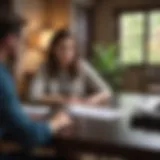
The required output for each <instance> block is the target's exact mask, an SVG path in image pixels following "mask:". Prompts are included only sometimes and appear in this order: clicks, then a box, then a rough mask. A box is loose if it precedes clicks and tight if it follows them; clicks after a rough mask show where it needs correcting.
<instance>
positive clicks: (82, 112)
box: [69, 105, 123, 120]
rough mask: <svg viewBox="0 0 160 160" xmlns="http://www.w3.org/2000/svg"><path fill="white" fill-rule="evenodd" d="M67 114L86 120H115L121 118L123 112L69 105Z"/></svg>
mask: <svg viewBox="0 0 160 160" xmlns="http://www.w3.org/2000/svg"><path fill="white" fill-rule="evenodd" d="M69 112H70V113H71V114H72V115H75V116H81V117H86V118H94V119H101V120H117V119H119V118H121V117H122V116H123V112H122V110H120V109H116V108H109V107H108V108H104V107H103V108H102V107H97V108H95V107H91V106H84V105H82V106H81V105H71V106H70V107H69Z"/></svg>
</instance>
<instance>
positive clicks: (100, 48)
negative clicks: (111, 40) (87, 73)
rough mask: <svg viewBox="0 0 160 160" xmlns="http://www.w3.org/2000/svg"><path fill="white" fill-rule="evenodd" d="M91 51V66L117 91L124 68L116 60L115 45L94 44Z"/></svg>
mask: <svg viewBox="0 0 160 160" xmlns="http://www.w3.org/2000/svg"><path fill="white" fill-rule="evenodd" d="M93 51H94V54H93V57H92V63H93V66H94V67H95V69H97V71H98V72H99V73H100V75H101V76H102V77H103V78H104V79H105V80H106V81H107V82H108V83H109V84H110V85H111V87H112V88H113V90H114V91H116V92H117V91H119V90H120V88H121V84H122V75H123V73H124V68H123V66H122V65H121V64H120V62H119V61H118V57H117V55H116V46H115V45H103V44H96V45H94V46H93Z"/></svg>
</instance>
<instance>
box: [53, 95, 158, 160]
mask: <svg viewBox="0 0 160 160" xmlns="http://www.w3.org/2000/svg"><path fill="white" fill-rule="evenodd" d="M152 96H153V97H154V95H152ZM155 96H156V95H155ZM158 96H159V95H158ZM147 97H148V95H138V94H123V95H121V96H120V98H119V100H118V102H119V107H120V108H121V109H122V111H123V113H124V117H123V118H121V119H120V120H117V121H105V120H98V119H95V118H87V117H80V116H79V117H75V122H76V125H75V126H76V128H75V130H74V132H73V134H72V135H68V136H67V137H61V136H57V137H55V138H54V140H53V146H54V147H55V146H56V148H57V149H58V150H59V151H60V152H62V153H63V154H64V155H66V157H67V156H68V155H72V154H75V153H94V154H97V155H114V156H120V157H124V158H127V159H131V160H132V159H134V160H135V159H136V160H139V159H145V160H146V159H147V160H154V159H155V160H158V159H160V133H156V132H149V131H144V130H137V129H134V128H132V126H131V124H130V121H131V117H132V114H133V113H134V112H135V110H136V105H137V102H138V101H144V103H145V98H147ZM159 97H160V96H159Z"/></svg>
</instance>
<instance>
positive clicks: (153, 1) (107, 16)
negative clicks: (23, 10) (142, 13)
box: [94, 0, 160, 43]
mask: <svg viewBox="0 0 160 160" xmlns="http://www.w3.org/2000/svg"><path fill="white" fill-rule="evenodd" d="M152 6H160V1H158V0H101V1H97V5H96V9H95V19H94V40H95V41H98V42H108V43H112V42H113V41H114V40H115V35H116V20H115V12H116V10H118V9H121V8H146V7H147V8H148V7H152Z"/></svg>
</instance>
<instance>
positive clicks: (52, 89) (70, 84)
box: [30, 61, 111, 100]
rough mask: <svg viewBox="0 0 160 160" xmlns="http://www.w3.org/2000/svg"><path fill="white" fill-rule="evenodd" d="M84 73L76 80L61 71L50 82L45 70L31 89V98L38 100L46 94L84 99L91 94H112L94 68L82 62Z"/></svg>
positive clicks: (36, 76)
mask: <svg viewBox="0 0 160 160" xmlns="http://www.w3.org/2000/svg"><path fill="white" fill-rule="evenodd" d="M81 67H82V72H81V74H79V76H77V77H76V78H74V79H73V78H71V77H70V75H69V74H68V73H67V72H66V71H61V72H60V73H59V74H58V75H57V76H55V77H53V78H52V79H50V80H47V79H46V76H45V72H44V70H43V69H41V70H39V71H38V72H37V74H36V75H35V77H34V78H33V81H32V83H31V88H30V98H31V99H32V100H37V99H39V98H41V96H43V95H44V94H46V93H49V94H62V95H68V96H72V95H74V96H80V97H84V96H86V95H87V94H88V93H89V92H92V93H96V92H101V91H106V92H107V93H108V95H110V94H111V88H110V86H109V85H108V84H107V82H104V80H102V78H101V77H100V76H99V75H98V73H97V72H96V71H95V70H94V69H93V67H92V66H91V65H90V64H89V63H88V62H86V61H81Z"/></svg>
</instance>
